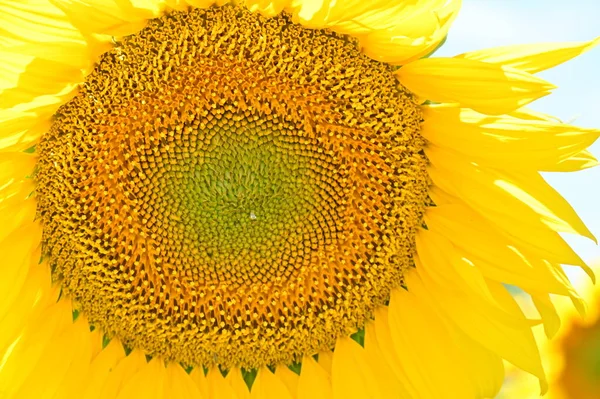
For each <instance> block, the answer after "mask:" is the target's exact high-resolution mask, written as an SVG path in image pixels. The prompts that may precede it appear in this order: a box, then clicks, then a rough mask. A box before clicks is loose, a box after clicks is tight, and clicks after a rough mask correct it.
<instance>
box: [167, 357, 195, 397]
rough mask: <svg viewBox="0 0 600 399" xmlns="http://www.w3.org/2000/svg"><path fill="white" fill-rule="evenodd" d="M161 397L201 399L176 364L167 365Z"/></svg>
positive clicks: (187, 376)
mask: <svg viewBox="0 0 600 399" xmlns="http://www.w3.org/2000/svg"><path fill="white" fill-rule="evenodd" d="M162 397H163V398H165V399H202V396H200V390H199V389H198V387H197V386H196V384H194V382H193V381H192V379H191V378H190V376H189V375H188V374H187V373H186V372H185V370H184V369H183V368H182V367H181V366H180V365H179V364H177V363H169V364H168V365H167V372H166V376H165V383H164V391H163V395H162Z"/></svg>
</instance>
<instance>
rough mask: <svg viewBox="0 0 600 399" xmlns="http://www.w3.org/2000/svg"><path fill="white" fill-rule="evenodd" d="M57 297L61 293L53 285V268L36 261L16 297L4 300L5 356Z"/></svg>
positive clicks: (1, 341)
mask: <svg viewBox="0 0 600 399" xmlns="http://www.w3.org/2000/svg"><path fill="white" fill-rule="evenodd" d="M57 297H58V290H57V289H54V288H53V287H52V286H51V277H50V267H49V266H48V264H47V263H46V262H42V263H40V262H39V259H35V261H34V263H33V264H32V265H30V266H29V273H28V275H27V279H26V280H25V282H24V284H23V285H22V288H21V290H20V291H19V293H18V295H17V297H15V298H14V299H13V300H12V301H11V300H10V299H8V298H7V299H6V301H3V303H2V305H3V308H2V312H0V325H1V326H2V328H0V353H2V352H3V351H4V350H5V349H6V348H7V347H8V346H9V345H10V344H11V343H12V342H13V341H14V340H15V339H16V338H18V337H19V335H20V334H22V333H23V331H24V330H25V329H26V328H27V326H28V325H29V323H30V322H34V321H35V320H37V319H39V317H40V315H42V314H43V313H44V312H45V311H46V309H47V308H48V307H49V306H52V305H53V304H54V303H55V302H56V299H57Z"/></svg>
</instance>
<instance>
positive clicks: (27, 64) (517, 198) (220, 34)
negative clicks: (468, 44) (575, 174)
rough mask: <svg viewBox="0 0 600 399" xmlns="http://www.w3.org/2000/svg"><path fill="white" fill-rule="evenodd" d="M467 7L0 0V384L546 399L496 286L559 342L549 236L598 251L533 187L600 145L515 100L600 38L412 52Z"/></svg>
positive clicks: (36, 392) (97, 393) (565, 211)
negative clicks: (516, 382) (444, 53)
mask: <svg viewBox="0 0 600 399" xmlns="http://www.w3.org/2000/svg"><path fill="white" fill-rule="evenodd" d="M458 8H459V2H458V1H439V0H420V1H416V2H400V3H398V4H389V2H387V1H376V2H374V3H369V2H360V1H348V2H330V1H324V2H313V1H285V0H282V1H253V0H248V1H240V2H237V1H236V2H214V1H211V0H185V1H182V0H145V1H130V0H76V1H70V0H69V1H67V0H51V1H50V2H48V1H45V0H44V1H33V0H27V1H25V2H14V1H12V0H10V1H8V2H4V3H0V9H1V10H2V12H6V15H8V16H7V17H6V22H7V23H6V25H3V27H2V28H0V42H1V43H2V44H3V46H4V47H6V50H3V53H6V56H3V57H2V61H0V71H1V72H0V73H1V75H0V77H2V78H3V80H1V81H0V91H1V95H2V100H1V103H0V127H1V129H0V132H2V133H0V165H1V167H0V211H1V212H0V226H2V227H0V248H1V249H0V252H1V253H2V254H3V255H4V254H7V255H8V256H9V258H8V259H9V261H8V263H7V265H8V266H7V267H4V268H2V269H1V271H0V273H1V275H0V277H1V279H0V281H2V282H3V283H0V292H7V294H6V296H5V299H2V300H0V320H1V323H2V326H3V331H2V332H1V333H0V356H1V357H0V358H1V359H2V361H1V362H0V392H1V393H2V394H5V393H6V395H7V397H10V398H25V397H54V398H63V397H65V398H66V397H71V396H74V397H84V398H88V397H89V398H91V397H102V398H113V397H115V398H129V397H157V398H163V397H164V398H175V397H182V398H184V397H185V398H190V397H191V398H199V397H228V398H229V397H232V398H233V397H237V398H240V399H242V398H248V397H252V398H277V399H279V398H299V399H300V398H312V397H315V396H317V397H323V398H330V397H332V398H367V397H373V398H383V397H385V398H387V397H390V398H392V397H402V398H423V397H425V398H428V397H432V398H435V397H445V396H447V392H452V393H453V396H456V397H461V398H480V397H491V396H494V395H495V394H496V393H497V392H498V390H499V388H500V385H501V383H502V380H503V375H504V371H503V360H507V361H510V362H511V363H513V364H515V365H516V366H518V367H520V368H522V369H524V370H526V371H527V372H529V373H532V374H533V375H535V376H536V377H537V378H538V379H539V381H540V384H541V386H542V390H544V389H545V385H546V382H545V375H544V371H543V368H542V365H541V361H540V357H539V353H538V350H537V347H536V342H535V340H534V338H533V334H532V331H531V325H532V324H534V323H535V321H532V320H530V319H528V318H527V317H526V316H525V315H524V313H523V312H522V311H521V309H520V308H519V306H518V305H517V302H516V301H515V300H514V299H513V297H512V296H511V295H510V293H509V292H508V291H507V289H506V286H505V284H512V285H516V286H519V287H521V288H522V289H523V290H525V291H526V292H528V293H529V294H531V296H532V297H533V299H534V302H535V304H536V306H537V308H538V309H539V312H540V314H541V316H542V317H541V319H542V322H543V324H544V327H545V328H546V332H547V333H548V335H552V334H553V333H554V332H555V330H556V328H557V327H556V323H557V322H556V317H555V314H554V310H553V309H554V307H553V305H552V302H551V301H550V299H549V294H550V293H552V294H557V295H560V296H564V297H567V298H570V299H571V300H572V301H573V302H574V303H575V304H576V306H577V307H579V308H581V307H582V300H581V298H580V297H579V296H578V295H577V293H576V292H575V290H574V289H573V287H572V286H571V284H570V282H569V280H568V278H567V277H566V276H565V274H564V272H563V269H562V266H561V265H562V264H570V265H575V266H580V267H581V268H583V269H584V270H586V271H588V272H590V270H589V268H588V267H587V265H586V264H585V263H584V262H583V261H582V260H581V259H580V258H579V256H577V255H576V254H575V253H574V252H573V251H572V250H571V248H570V247H569V246H568V245H567V244H566V243H565V242H564V241H563V239H562V238H561V237H560V235H559V234H558V233H559V232H571V233H576V234H580V235H583V236H587V237H590V238H593V236H592V234H591V233H590V232H589V230H588V229H587V228H586V227H585V225H584V224H583V222H582V221H581V220H580V219H579V218H578V216H577V215H576V214H575V212H574V211H573V209H572V208H571V207H570V206H569V204H568V203H567V202H566V201H565V200H564V199H563V198H562V197H560V195H558V194H557V193H556V192H555V191H554V190H552V189H551V188H550V187H549V186H548V185H547V184H546V183H545V181H544V180H543V179H542V177H541V176H540V174H539V172H540V171H575V170H579V169H583V168H585V167H589V166H591V165H592V164H594V162H595V160H594V158H593V156H591V154H589V153H588V152H587V151H586V148H587V147H588V146H589V145H591V143H593V142H594V140H595V139H596V138H597V137H598V135H599V131H598V130H595V129H584V128H578V127H574V126H570V125H566V124H563V123H560V122H558V121H556V120H554V119H552V118H551V117H548V116H545V115H541V114H537V113H534V112H532V111H530V110H528V109H526V108H523V107H524V106H525V105H527V104H528V103H530V102H532V101H534V100H535V99H537V98H539V97H542V96H544V95H547V94H549V92H550V91H551V90H552V89H553V88H554V86H552V85H551V84H549V83H547V82H546V81H544V80H542V79H540V78H539V77H537V76H535V75H534V74H535V73H536V72H539V71H541V70H544V69H547V68H549V67H552V66H554V65H557V64H559V63H561V62H563V61H566V60H568V59H570V58H573V57H575V56H576V55H578V54H580V53H582V52H583V51H586V50H587V49H589V48H591V47H592V46H594V45H595V44H597V43H598V40H596V41H592V42H586V43H573V44H564V43H563V44H544V45H536V46H516V47H511V48H508V49H507V48H503V49H492V50H482V51H478V52H473V53H468V54H463V55H460V56H457V57H454V58H428V55H430V54H431V53H432V51H434V50H435V49H436V48H437V47H438V46H439V45H440V43H442V42H443V40H444V38H445V36H446V34H447V32H448V29H449V26H450V23H451V22H452V21H453V20H454V18H455V17H456V13H457V11H458ZM3 21H4V20H3ZM5 26H6V27H5ZM590 275H591V276H593V273H591V272H590ZM39 376H44V378H46V379H47V380H49V381H51V383H49V384H44V385H42V386H40V384H34V383H32V381H37V380H36V378H38V377H39ZM73 381H75V382H73ZM219 395H220V396H219Z"/></svg>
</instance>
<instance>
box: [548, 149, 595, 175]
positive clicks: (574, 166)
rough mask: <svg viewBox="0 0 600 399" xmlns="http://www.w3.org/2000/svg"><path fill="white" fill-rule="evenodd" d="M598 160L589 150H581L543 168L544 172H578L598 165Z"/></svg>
mask: <svg viewBox="0 0 600 399" xmlns="http://www.w3.org/2000/svg"><path fill="white" fill-rule="evenodd" d="M598 164H599V163H598V160H597V159H596V157H595V156H593V155H592V153H590V152H589V151H587V150H584V151H580V152H578V153H577V154H574V155H571V156H570V157H569V158H566V159H563V160H561V161H560V162H558V163H557V164H555V165H551V166H548V167H546V168H543V169H541V171H543V172H576V171H578V170H583V169H589V168H593V167H595V166H598Z"/></svg>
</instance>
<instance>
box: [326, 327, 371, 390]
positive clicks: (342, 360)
mask: <svg viewBox="0 0 600 399" xmlns="http://www.w3.org/2000/svg"><path fill="white" fill-rule="evenodd" d="M331 380H332V385H333V399H344V398H357V399H358V398H380V397H382V396H381V393H380V390H379V387H378V386H377V383H376V381H377V380H376V378H375V376H374V375H373V370H372V369H371V367H370V366H369V362H368V359H367V357H366V354H365V352H364V349H363V348H362V347H361V346H360V345H359V344H357V343H356V342H355V341H353V340H352V339H350V338H347V337H343V338H338V340H337V343H336V345H335V350H334V352H333V364H332V366H331Z"/></svg>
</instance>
